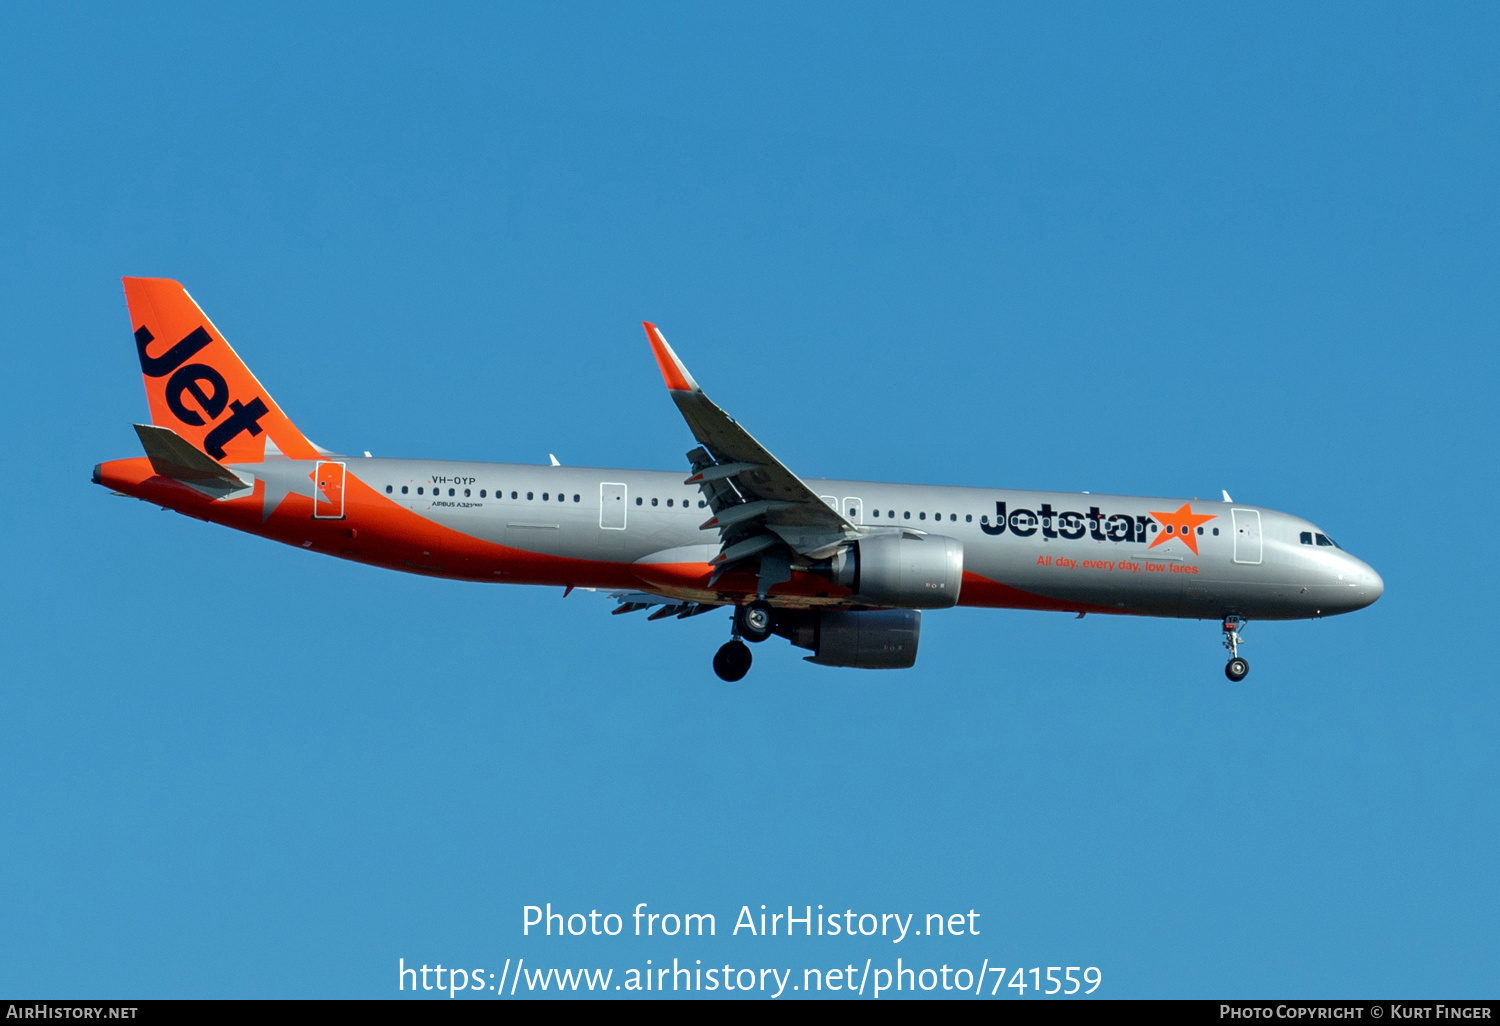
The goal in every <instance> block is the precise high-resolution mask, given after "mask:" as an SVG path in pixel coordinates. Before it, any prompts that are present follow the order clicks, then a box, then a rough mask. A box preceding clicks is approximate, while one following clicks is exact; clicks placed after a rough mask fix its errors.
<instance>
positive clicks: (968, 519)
mask: <svg viewBox="0 0 1500 1026" xmlns="http://www.w3.org/2000/svg"><path fill="white" fill-rule="evenodd" d="M973 522H974V514H972V513H965V514H964V523H966V524H972V523H973Z"/></svg>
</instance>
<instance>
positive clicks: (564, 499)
mask: <svg viewBox="0 0 1500 1026" xmlns="http://www.w3.org/2000/svg"><path fill="white" fill-rule="evenodd" d="M557 501H558V502H567V501H568V497H567V496H566V495H564V494H563V493H562V492H558V493H557Z"/></svg>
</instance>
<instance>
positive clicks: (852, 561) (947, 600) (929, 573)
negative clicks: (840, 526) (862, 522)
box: [830, 531, 964, 609]
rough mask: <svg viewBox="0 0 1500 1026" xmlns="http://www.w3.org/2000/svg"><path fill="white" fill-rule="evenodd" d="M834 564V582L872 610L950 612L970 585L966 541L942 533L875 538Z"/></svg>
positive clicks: (843, 553)
mask: <svg viewBox="0 0 1500 1026" xmlns="http://www.w3.org/2000/svg"><path fill="white" fill-rule="evenodd" d="M830 564H831V566H830V569H831V570H832V571H833V579H834V581H835V582H836V583H838V584H840V585H842V586H843V587H845V588H849V589H850V590H851V591H853V592H854V600H855V601H858V602H866V603H869V604H870V605H872V606H898V607H901V608H904V609H947V608H948V607H949V606H956V605H958V593H959V590H960V589H961V588H962V587H963V581H964V547H963V543H962V542H960V541H959V540H958V539H957V538H949V537H947V536H945V535H941V534H928V535H913V534H906V533H905V532H901V533H897V532H894V531H893V532H891V533H890V534H873V535H869V536H868V537H865V538H861V539H860V540H859V541H857V542H855V543H853V544H852V545H850V546H848V547H847V548H844V549H842V550H840V552H839V553H838V554H837V555H835V556H834V557H833V559H832V560H830Z"/></svg>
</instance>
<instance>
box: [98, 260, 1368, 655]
mask: <svg viewBox="0 0 1500 1026" xmlns="http://www.w3.org/2000/svg"><path fill="white" fill-rule="evenodd" d="M125 298H126V301H127V303H128V304H129V307H130V317H131V327H132V328H133V329H134V332H135V348H136V355H137V356H138V357H139V358H140V364H141V372H142V374H143V375H144V378H145V383H146V395H147V397H148V399H149V401H150V406H151V423H150V424H137V425H136V426H135V430H136V433H137V434H138V435H139V436H140V440H141V444H142V446H144V448H145V450H146V455H145V456H144V457H135V458H133V459H121V460H111V461H110V462H108V463H101V464H99V465H98V466H97V467H95V468H94V482H95V483H96V484H100V485H103V486H105V487H106V488H110V489H113V490H114V491H116V492H119V493H123V494H125V495H131V496H135V497H136V498H139V499H144V500H146V501H149V502H153V503H157V504H159V505H161V506H163V507H166V508H168V509H173V510H176V511H177V512H179V513H183V514H186V515H188V516H192V517H198V518H200V519H202V520H208V521H212V522H213V523H216V524H223V525H224V526H226V527H233V528H235V529H237V530H240V531H247V532H249V533H251V534H257V535H260V536H262V537H265V538H271V539H274V540H275V541H279V542H284V543H286V544H287V545H295V546H297V547H299V548H304V549H309V550H311V551H314V552H321V553H325V554H327V555H330V556H338V557H340V558H343V559H351V560H355V561H357V562H361V563H370V564H373V565H375V566H381V567H386V568H388V569H391V570H401V571H405V572H407V573H413V574H425V575H427V576H429V577H446V578H453V579H457V580H465V581H495V582H499V583H503V584H540V585H551V586H557V587H563V588H566V589H568V590H569V591H571V590H572V589H574V588H586V589H594V590H604V591H607V592H611V593H613V595H614V597H615V599H616V600H618V603H619V605H618V607H617V608H616V609H615V610H614V611H615V612H616V613H630V612H634V611H637V610H645V609H651V610H653V611H652V612H651V613H650V614H649V615H648V616H647V619H650V620H659V619H662V618H664V617H669V616H672V617H676V618H678V619H682V618H684V617H689V616H697V615H699V614H700V613H706V612H709V611H710V610H714V609H723V608H727V609H729V610H731V611H732V614H733V625H732V627H731V631H730V640H729V641H728V643H727V644H725V645H724V646H723V647H722V648H720V649H719V650H718V653H717V654H716V655H715V656H714V661H713V664H714V670H715V671H716V672H717V673H718V675H719V676H720V677H722V678H723V679H724V680H728V681H735V680H739V679H741V678H742V677H744V676H745V674H746V673H747V672H748V671H749V669H750V649H749V647H748V646H747V645H746V644H745V642H747V641H748V642H761V641H765V640H766V639H767V638H769V637H770V636H771V635H773V634H777V635H780V636H781V637H783V638H786V639H787V640H789V641H790V642H791V643H792V644H793V645H796V646H798V647H800V648H804V649H808V650H810V651H811V652H812V654H811V655H810V656H808V657H807V659H808V660H809V661H810V662H813V663H818V664H820V665H823V666H852V667H862V668H867V669H899V668H904V667H909V666H911V665H912V664H913V663H914V662H915V661H916V658H917V640H918V637H919V634H920V630H921V626H922V610H925V609H946V608H948V607H950V606H958V605H965V606H989V607H996V608H1004V609H1043V610H1056V611H1059V612H1064V611H1066V612H1071V613H1076V614H1078V615H1080V616H1082V615H1084V614H1086V613H1128V614H1134V615H1137V616H1173V617H1191V618H1198V619H1209V618H1212V619H1214V620H1216V621H1219V622H1221V623H1222V625H1223V631H1224V645H1225V647H1226V648H1228V649H1229V655H1230V658H1229V662H1228V665H1227V666H1226V667H1225V673H1226V674H1227V675H1228V677H1229V679H1230V680H1235V681H1238V680H1241V679H1243V678H1244V676H1245V674H1246V673H1247V672H1248V671H1249V664H1248V663H1247V662H1246V661H1245V660H1244V659H1243V658H1242V657H1241V656H1240V654H1239V645H1240V643H1241V638H1240V631H1241V629H1242V628H1243V627H1244V625H1245V623H1246V622H1248V621H1249V620H1254V619H1266V620H1291V619H1302V618H1312V617H1319V616H1329V615H1331V614H1334V613H1347V612H1350V611H1351V610H1355V609H1360V608H1362V607H1364V606H1368V605H1369V604H1370V603H1372V602H1374V601H1375V600H1376V599H1377V598H1379V597H1380V594H1381V591H1382V590H1383V588H1384V584H1383V582H1382V581H1381V579H1380V576H1379V575H1378V574H1377V573H1376V572H1375V571H1374V570H1373V569H1371V568H1370V566H1369V565H1367V564H1366V563H1364V562H1362V561H1360V560H1358V559H1356V558H1355V557H1354V556H1352V555H1350V554H1349V553H1347V552H1345V551H1343V550H1342V549H1341V548H1339V546H1338V545H1336V544H1335V543H1334V542H1333V540H1332V538H1331V537H1330V536H1329V535H1328V533H1327V532H1325V531H1323V530H1322V529H1321V528H1319V527H1318V526H1317V525H1315V524H1312V523H1309V522H1308V521H1306V520H1303V519H1302V518H1301V517H1296V516H1292V515H1291V514H1288V513H1279V512H1277V511H1275V510H1271V509H1265V508H1263V507H1259V506H1252V505H1249V504H1240V503H1236V502H1233V501H1232V500H1231V499H1230V497H1229V495H1228V493H1227V492H1225V493H1223V501H1222V502H1220V501H1213V502H1201V501H1199V500H1197V499H1166V498H1140V497H1135V496H1124V495H1090V494H1088V493H1086V492H1085V493H1077V492H1035V491H1016V490H1012V489H1003V488H952V487H938V486H929V485H902V484H883V483H878V482H873V481H836V480H819V479H815V478H801V477H798V476H797V475H796V474H794V473H793V472H792V471H791V470H790V469H788V468H787V467H785V466H783V465H782V463H781V462H780V461H779V460H777V459H776V457H774V456H772V455H771V454H770V453H769V452H767V451H766V450H765V448H764V447H762V446H761V444H760V443H759V442H757V441H756V440H755V439H754V438H752V437H751V436H750V433H749V432H748V431H746V430H745V429H744V428H743V427H741V426H740V425H739V424H738V423H737V422H735V421H734V420H732V419H731V418H730V417H729V416H728V415H727V414H726V413H725V412H724V411H723V410H721V409H719V408H718V407H717V406H715V405H714V404H713V403H712V402H710V401H709V398H708V396H706V395H704V394H703V391H702V389H700V388H699V387H698V384H697V382H695V381H694V380H693V378H692V375H690V374H689V373H688V371H687V368H686V367H684V366H683V364H682V361H681V360H679V359H678V358H677V354H676V353H674V352H673V351H672V348H671V347H670V346H668V345H667V341H666V339H665V338H663V337H662V334H661V332H660V331H658V330H657V329H656V327H655V326H654V325H652V324H649V323H648V324H646V325H645V328H646V337H647V340H648V341H649V342H650V344H651V350H652V352H653V353H654V354H655V356H656V362H657V364H658V365H659V366H660V368H661V373H662V377H663V378H665V379H666V384H667V390H668V394H670V395H671V397H672V401H673V402H675V403H676V404H677V408H678V410H679V411H681V413H682V416H683V418H684V419H685V420H686V421H687V425H688V429H689V430H690V431H692V433H693V437H694V438H695V439H696V440H697V445H695V446H694V447H693V448H692V449H691V450H690V451H689V452H688V453H687V463H688V472H687V474H686V476H684V475H683V473H682V472H681V471H676V472H673V471H657V470H616V469H597V468H587V467H564V466H559V465H557V461H556V459H555V458H554V459H553V460H552V465H551V466H537V465H532V464H523V463H461V462H450V461H443V460H417V459H383V458H374V457H370V455H369V454H368V453H366V454H365V456H364V457H355V458H351V457H348V456H344V455H339V454H337V453H333V452H330V451H329V450H327V449H324V448H321V447H320V446H317V445H314V444H313V443H312V442H310V441H308V440H307V438H306V437H304V436H303V434H302V433H301V432H300V431H298V430H297V428H296V427H294V426H293V425H292V422H291V421H290V420H288V419H287V416H286V414H285V413H283V412H282V411H281V408H280V407H279V406H277V405H276V401H275V400H274V399H272V398H271V395H270V393H269V392H267V391H266V390H265V389H264V388H263V387H261V384H260V382H259V381H257V380H256V379H255V376H254V375H253V374H251V373H250V371H249V369H248V368H247V367H246V366H245V364H244V363H243V362H241V360H240V358H239V357H238V356H237V355H236V354H235V352H234V350H233V349H231V348H230V346H229V343H228V342H227V341H226V340H225V339H224V336H223V335H222V334H221V333H220V332H219V330H218V329H217V328H215V327H214V325H213V322H212V321H210V320H209V319H208V318H207V317H206V316H204V314H203V311H202V310H200V309H199V308H198V305H197V303H195V302H194V301H193V299H192V297H190V296H189V295H188V294H187V291H186V290H185V289H183V287H182V286H181V285H179V284H178V283H177V282H175V281H170V280H168V279H163V278H126V279H125Z"/></svg>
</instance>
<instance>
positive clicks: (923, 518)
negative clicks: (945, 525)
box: [917, 513, 927, 520]
mask: <svg viewBox="0 0 1500 1026" xmlns="http://www.w3.org/2000/svg"><path fill="white" fill-rule="evenodd" d="M917 519H918V520H926V519H927V514H926V513H918V514H917Z"/></svg>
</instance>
